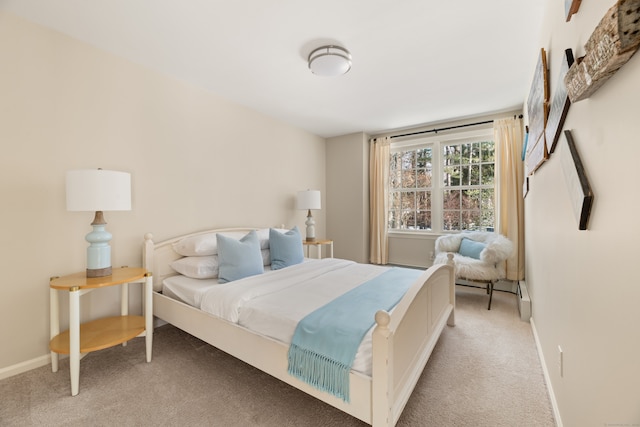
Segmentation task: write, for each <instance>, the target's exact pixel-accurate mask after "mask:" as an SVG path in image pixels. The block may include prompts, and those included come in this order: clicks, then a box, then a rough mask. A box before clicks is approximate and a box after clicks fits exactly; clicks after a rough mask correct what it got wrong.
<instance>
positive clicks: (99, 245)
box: [85, 211, 112, 277]
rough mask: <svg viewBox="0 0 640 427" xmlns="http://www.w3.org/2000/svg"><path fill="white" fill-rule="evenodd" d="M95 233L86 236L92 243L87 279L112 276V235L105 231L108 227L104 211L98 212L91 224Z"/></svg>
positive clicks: (88, 258) (88, 253)
mask: <svg viewBox="0 0 640 427" xmlns="http://www.w3.org/2000/svg"><path fill="white" fill-rule="evenodd" d="M91 225H92V226H93V231H92V232H91V233H89V234H87V235H86V236H85V239H86V240H87V242H89V243H90V245H89V247H88V248H87V277H104V276H111V246H109V242H110V241H111V237H112V236H111V233H109V232H108V231H107V230H105V226H106V225H107V223H106V221H105V220H104V215H103V214H102V211H97V212H96V216H95V218H94V219H93V222H92V223H91Z"/></svg>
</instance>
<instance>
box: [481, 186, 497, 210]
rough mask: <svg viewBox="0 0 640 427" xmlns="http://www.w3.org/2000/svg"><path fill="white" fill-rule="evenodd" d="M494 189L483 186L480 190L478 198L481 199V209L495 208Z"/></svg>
mask: <svg viewBox="0 0 640 427" xmlns="http://www.w3.org/2000/svg"><path fill="white" fill-rule="evenodd" d="M494 197H495V196H494V191H493V188H485V189H483V190H481V191H480V198H481V200H482V209H483V210H491V211H493V210H495V201H494Z"/></svg>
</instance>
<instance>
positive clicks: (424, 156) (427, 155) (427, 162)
mask: <svg viewBox="0 0 640 427" xmlns="http://www.w3.org/2000/svg"><path fill="white" fill-rule="evenodd" d="M416 156H417V160H416V166H417V167H419V168H426V167H427V166H429V167H431V161H432V154H431V147H428V148H421V149H419V150H417V152H416Z"/></svg>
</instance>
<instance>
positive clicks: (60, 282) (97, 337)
mask: <svg viewBox="0 0 640 427" xmlns="http://www.w3.org/2000/svg"><path fill="white" fill-rule="evenodd" d="M129 283H142V284H143V285H142V286H143V288H144V289H143V295H144V298H143V312H144V315H143V316H131V315H129ZM116 285H120V287H121V296H120V316H114V317H106V318H102V319H97V320H92V321H90V322H86V323H83V324H80V297H81V296H82V295H85V294H87V293H89V292H91V291H94V290H96V289H100V288H105V287H108V286H116ZM152 290H153V279H152V277H151V273H148V272H147V271H146V270H145V269H144V268H130V267H122V268H114V269H113V272H112V274H111V275H110V276H104V277H93V278H88V277H86V273H85V272H84V271H83V272H81V273H76V274H71V275H69V276H64V277H52V278H51V280H50V281H49V295H50V304H51V341H50V342H49V348H50V350H51V370H52V371H53V372H58V354H59V353H62V354H68V355H69V371H70V377H71V395H72V396H75V395H77V394H78V391H79V390H78V388H79V380H80V354H81V353H82V354H84V353H89V352H91V351H96V350H102V349H105V348H109V347H113V346H115V345H118V344H122V345H126V342H127V341H129V340H131V339H133V338H135V337H139V336H144V337H145V344H146V354H147V362H151V348H152V343H153V309H152ZM59 292H67V293H68V294H69V329H68V330H67V331H64V332H62V333H60V315H59V301H58V293H59Z"/></svg>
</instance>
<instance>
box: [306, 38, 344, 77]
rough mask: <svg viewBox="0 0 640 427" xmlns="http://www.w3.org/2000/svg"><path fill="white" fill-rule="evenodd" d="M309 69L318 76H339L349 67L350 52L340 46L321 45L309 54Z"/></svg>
mask: <svg viewBox="0 0 640 427" xmlns="http://www.w3.org/2000/svg"><path fill="white" fill-rule="evenodd" d="M309 69H310V70H311V72H312V73H313V74H316V75H318V76H324V77H335V76H340V75H342V74H345V73H346V72H347V71H349V70H350V69H351V54H350V53H349V51H348V50H347V49H345V48H343V47H340V46H334V45H328V46H321V47H319V48H317V49H315V50H313V51H312V52H311V53H310V54H309Z"/></svg>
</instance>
